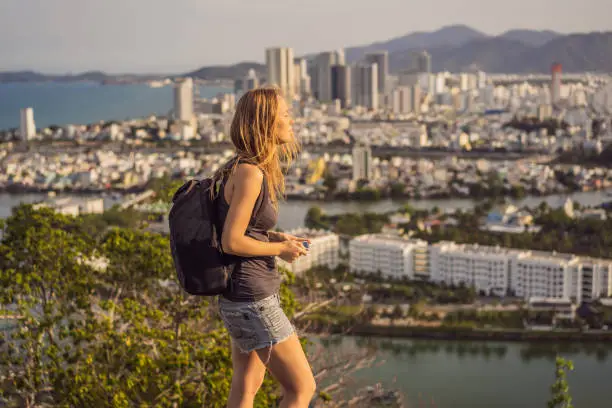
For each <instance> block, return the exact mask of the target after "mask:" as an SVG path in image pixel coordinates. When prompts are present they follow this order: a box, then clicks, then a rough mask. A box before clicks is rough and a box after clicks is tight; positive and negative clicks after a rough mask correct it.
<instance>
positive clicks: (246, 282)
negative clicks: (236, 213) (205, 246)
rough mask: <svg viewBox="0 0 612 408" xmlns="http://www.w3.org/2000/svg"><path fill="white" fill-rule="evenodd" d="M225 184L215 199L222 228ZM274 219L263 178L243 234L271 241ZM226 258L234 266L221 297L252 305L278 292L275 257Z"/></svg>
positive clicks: (222, 184) (225, 210) (274, 210)
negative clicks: (229, 283) (228, 285)
mask: <svg viewBox="0 0 612 408" xmlns="http://www.w3.org/2000/svg"><path fill="white" fill-rule="evenodd" d="M225 182H226V179H224V180H222V182H221V186H220V189H219V199H218V200H217V209H218V211H219V213H218V214H219V223H220V225H221V226H223V225H224V224H225V219H226V218H227V213H228V211H229V204H228V203H227V201H226V200H225V188H224V187H225ZM277 218H278V213H277V211H276V208H274V205H273V203H272V200H271V199H270V194H269V192H268V183H267V181H266V178H265V177H264V179H263V183H262V185H261V191H260V192H259V196H258V197H257V201H256V202H255V206H254V207H253V213H252V215H251V220H250V221H249V226H248V227H247V230H246V233H245V235H247V236H249V237H251V238H253V239H256V240H258V241H263V242H270V239H269V236H268V231H269V230H271V229H272V228H274V226H275V225H276V221H277ZM228 256H229V257H230V262H231V263H235V266H234V269H233V271H232V274H231V285H230V289H229V290H228V291H227V292H226V293H224V294H223V295H222V296H223V297H224V298H226V299H228V300H231V301H234V302H255V301H258V300H261V299H265V298H267V297H269V296H272V295H274V294H275V293H277V292H278V290H279V288H280V283H281V277H280V274H279V273H278V270H277V268H276V259H275V257H273V256H257V257H239V256H234V255H228Z"/></svg>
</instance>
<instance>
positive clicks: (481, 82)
mask: <svg viewBox="0 0 612 408" xmlns="http://www.w3.org/2000/svg"><path fill="white" fill-rule="evenodd" d="M476 75H477V77H478V80H477V82H478V89H484V88H486V86H487V73H486V72H483V71H478V72H477V73H476Z"/></svg>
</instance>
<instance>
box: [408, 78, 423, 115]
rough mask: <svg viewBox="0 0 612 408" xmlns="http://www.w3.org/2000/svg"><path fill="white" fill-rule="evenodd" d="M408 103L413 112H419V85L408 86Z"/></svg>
mask: <svg viewBox="0 0 612 408" xmlns="http://www.w3.org/2000/svg"><path fill="white" fill-rule="evenodd" d="M410 105H412V110H413V111H414V113H416V114H419V113H421V87H420V86H419V85H412V86H411V87H410Z"/></svg>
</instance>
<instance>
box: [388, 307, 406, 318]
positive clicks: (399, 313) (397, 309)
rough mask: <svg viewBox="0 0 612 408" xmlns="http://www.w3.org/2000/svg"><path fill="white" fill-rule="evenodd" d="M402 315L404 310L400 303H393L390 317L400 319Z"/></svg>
mask: <svg viewBox="0 0 612 408" xmlns="http://www.w3.org/2000/svg"><path fill="white" fill-rule="evenodd" d="M403 316H404V311H403V310H402V307H401V306H400V305H395V307H394V308H393V311H392V312H391V318H392V319H401V318H402V317H403Z"/></svg>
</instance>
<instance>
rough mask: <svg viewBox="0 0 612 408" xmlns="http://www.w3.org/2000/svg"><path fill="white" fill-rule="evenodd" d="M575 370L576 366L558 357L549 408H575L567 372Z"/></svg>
mask: <svg viewBox="0 0 612 408" xmlns="http://www.w3.org/2000/svg"><path fill="white" fill-rule="evenodd" d="M572 370H574V364H573V363H572V362H571V361H568V360H565V359H563V358H561V357H558V356H557V360H556V361H555V382H554V383H553V385H552V386H551V387H550V391H551V394H552V395H551V397H550V400H549V401H548V408H573V405H572V397H571V395H570V393H569V385H568V384H567V371H572Z"/></svg>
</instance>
